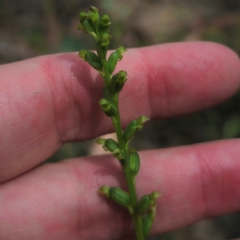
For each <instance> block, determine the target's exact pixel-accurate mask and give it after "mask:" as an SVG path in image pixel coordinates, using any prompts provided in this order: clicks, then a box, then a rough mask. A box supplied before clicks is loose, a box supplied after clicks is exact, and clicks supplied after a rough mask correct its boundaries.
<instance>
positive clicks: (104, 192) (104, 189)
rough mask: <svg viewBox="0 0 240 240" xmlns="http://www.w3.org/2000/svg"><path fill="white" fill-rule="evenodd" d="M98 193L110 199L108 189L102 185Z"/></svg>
mask: <svg viewBox="0 0 240 240" xmlns="http://www.w3.org/2000/svg"><path fill="white" fill-rule="evenodd" d="M99 192H100V193H102V194H104V195H106V196H107V197H110V187H108V186H106V185H103V186H101V187H100V188H99Z"/></svg>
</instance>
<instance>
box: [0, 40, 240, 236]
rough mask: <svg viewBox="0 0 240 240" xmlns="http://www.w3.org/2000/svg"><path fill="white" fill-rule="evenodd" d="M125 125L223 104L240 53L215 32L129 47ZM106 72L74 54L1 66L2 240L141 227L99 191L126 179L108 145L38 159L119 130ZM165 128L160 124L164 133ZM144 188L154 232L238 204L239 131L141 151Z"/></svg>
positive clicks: (128, 231)
mask: <svg viewBox="0 0 240 240" xmlns="http://www.w3.org/2000/svg"><path fill="white" fill-rule="evenodd" d="M118 68H119V69H124V70H126V71H127V72H128V82H127V83H126V86H125V88H124V90H123V92H122V93H121V97H120V105H121V113H122V116H123V117H122V120H123V124H124V126H126V124H127V123H128V122H129V121H130V120H132V119H135V118H137V117H139V116H140V115H146V116H147V117H149V118H154V119H162V118H172V117H176V116H180V115H184V114H190V113H192V112H196V111H201V110H203V109H206V108H209V107H212V106H215V105H217V104H219V103H221V102H223V101H225V100H226V99H228V98H229V97H231V96H232V95H233V94H234V93H235V92H236V91H237V90H238V88H239V85H240V61H239V58H238V57H237V55H236V54H235V53H234V52H232V51H231V50H230V49H228V48H226V47H224V46H221V45H217V44H213V43H201V42H196V43H174V44H165V45H160V46H153V47H148V48H142V49H132V50H128V52H126V53H125V54H124V58H123V60H122V61H121V62H120V63H119V65H118ZM101 86H102V80H101V78H100V77H99V76H98V73H97V72H95V71H94V70H92V69H91V67H89V65H88V64H87V63H85V62H83V61H82V60H81V59H78V57H77V54H76V53H70V54H59V55H51V56H43V57H39V58H34V59H30V60H25V61H21V62H17V63H11V64H6V65H2V66H1V67H0V112H1V118H0V134H1V138H0V206H1V207H0V239H7V240H15V239H19V240H21V239H22V240H28V239H29V240H30V239H31V240H32V239H39V240H40V239H48V240H66V239H69V240H79V239H82V240H86V239H89V240H92V239H96V240H100V239H101V240H103V239H104V240H106V239H109V240H112V239H123V238H127V237H129V236H131V235H132V234H133V228H132V225H131V219H130V217H129V215H128V213H127V212H126V211H125V210H124V209H123V208H121V207H120V208H119V207H118V206H117V205H116V204H114V203H112V202H111V201H106V200H105V198H103V197H101V196H99V195H98V194H97V192H96V191H97V189H98V188H99V187H100V186H101V185H103V184H107V185H110V186H112V185H113V186H117V185H120V186H122V187H123V188H124V187H125V180H124V178H123V174H122V172H121V169H120V167H119V164H118V163H117V161H116V160H115V159H113V158H112V156H111V155H101V156H94V157H83V158H75V159H68V160H66V161H64V162H61V163H57V164H46V165H40V164H41V163H43V162H44V161H45V160H46V159H47V158H48V157H50V156H51V155H52V154H53V153H54V152H55V151H56V150H57V149H59V148H60V147H61V145H62V144H64V143H66V142H69V141H83V140H86V139H91V138H95V137H98V136H99V135H101V134H103V133H107V132H111V131H112V130H113V128H112V125H111V122H110V121H109V120H108V119H107V118H106V117H105V115H104V114H103V113H102V112H101V110H100V108H99V106H98V100H99V99H100V97H101ZM159 134H161V133H159ZM140 155H141V160H142V166H141V170H140V173H139V175H138V177H137V189H138V193H139V195H142V194H145V193H149V192H150V191H152V190H158V191H159V192H161V193H162V197H161V198H159V199H158V202H157V204H158V210H157V215H156V221H155V223H154V227H153V229H152V232H151V233H152V234H156V233H162V232H165V231H169V230H173V229H175V228H179V227H184V226H187V225H190V224H192V223H194V222H196V221H198V220H200V219H203V218H207V217H214V216H219V215H223V214H226V213H230V212H234V211H239V210H240V188H239V186H240V174H239V172H240V140H239V139H232V140H222V141H215V142H208V143H202V144H197V145H191V146H184V147H177V148H168V149H163V150H151V151H142V152H140Z"/></svg>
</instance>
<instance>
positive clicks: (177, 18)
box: [0, 0, 240, 240]
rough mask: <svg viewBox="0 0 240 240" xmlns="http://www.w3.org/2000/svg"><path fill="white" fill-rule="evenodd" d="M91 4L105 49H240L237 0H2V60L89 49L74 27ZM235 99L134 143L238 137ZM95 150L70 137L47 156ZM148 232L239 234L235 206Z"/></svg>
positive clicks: (239, 114) (217, 239)
mask: <svg viewBox="0 0 240 240" xmlns="http://www.w3.org/2000/svg"><path fill="white" fill-rule="evenodd" d="M91 5H94V6H96V7H97V8H99V9H100V12H102V13H109V14H110V15H111V16H112V17H113V19H112V27H111V29H112V32H111V33H112V36H113V39H112V43H111V48H116V47H118V46H120V45H123V46H125V47H127V48H130V47H141V46H147V45H152V44H158V43H165V42H175V41H194V40H207V41H214V42H218V43H222V44H224V45H226V46H228V47H230V48H232V49H233V50H235V51H236V52H237V53H238V54H240V0H202V1H198V0H191V1H185V0H182V1H178V0H165V1H164V0H96V1H94V0H88V1H80V0H68V1H64V0H54V1H53V0H35V1H32V0H21V1H19V0H8V1H7V0H0V64H4V63H10V62H14V61H19V60H23V59H26V58H30V57H34V56H39V55H43V54H51V53H58V52H67V51H79V50H80V49H83V48H84V49H94V48H95V47H94V41H93V40H92V38H91V37H90V36H88V35H86V34H84V33H83V32H81V31H78V30H77V25H78V22H79V20H78V13H79V12H80V11H87V10H88V8H89V6H91ZM239 102H240V92H238V93H237V94H235V95H234V96H233V97H232V98H231V99H229V100H228V101H226V102H224V103H223V104H221V105H219V106H217V107H214V108H211V109H208V110H206V111H203V112H201V113H196V114H192V115H189V116H185V117H179V118H176V119H170V120H159V121H151V122H150V123H148V124H146V127H145V128H144V130H143V131H141V132H140V133H139V134H138V138H136V139H137V140H135V141H134V143H133V144H134V146H135V147H136V148H137V149H152V148H164V147H170V146H178V145H186V144H193V143H198V142H205V141H212V140H217V139H223V138H237V137H240V107H239ZM96 151H98V150H96V149H95V147H94V144H93V142H92V141H86V142H83V143H68V144H65V145H64V146H63V147H62V148H61V149H60V150H59V151H58V152H57V153H56V154H55V155H54V156H52V157H51V158H50V159H48V161H51V162H56V161H61V160H62V159H65V158H67V157H75V156H85V155H89V154H94V153H96ZM149 239H151V240H185V239H187V240H210V239H211V240H223V239H240V213H234V214H229V215H226V216H222V217H220V218H216V219H211V220H203V221H201V222H198V223H196V224H194V225H192V226H189V227H187V228H184V229H179V230H176V231H174V232H170V233H166V234H163V235H160V236H154V237H151V238H149Z"/></svg>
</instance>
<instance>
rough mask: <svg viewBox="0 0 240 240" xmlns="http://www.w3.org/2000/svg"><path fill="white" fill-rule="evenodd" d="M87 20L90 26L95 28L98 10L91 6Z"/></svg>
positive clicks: (97, 20)
mask: <svg viewBox="0 0 240 240" xmlns="http://www.w3.org/2000/svg"><path fill="white" fill-rule="evenodd" d="M88 16H89V19H90V21H91V23H92V25H93V26H94V27H95V28H97V27H98V22H99V13H98V9H97V8H96V7H93V6H91V7H90V9H89V12H88Z"/></svg>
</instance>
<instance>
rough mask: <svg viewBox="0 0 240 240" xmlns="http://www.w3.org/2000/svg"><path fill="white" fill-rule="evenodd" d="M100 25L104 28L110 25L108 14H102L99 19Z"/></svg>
mask: <svg viewBox="0 0 240 240" xmlns="http://www.w3.org/2000/svg"><path fill="white" fill-rule="evenodd" d="M100 25H101V26H102V27H106V28H107V27H109V26H110V25H111V19H110V17H109V15H108V14H104V15H102V17H101V20H100Z"/></svg>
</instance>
